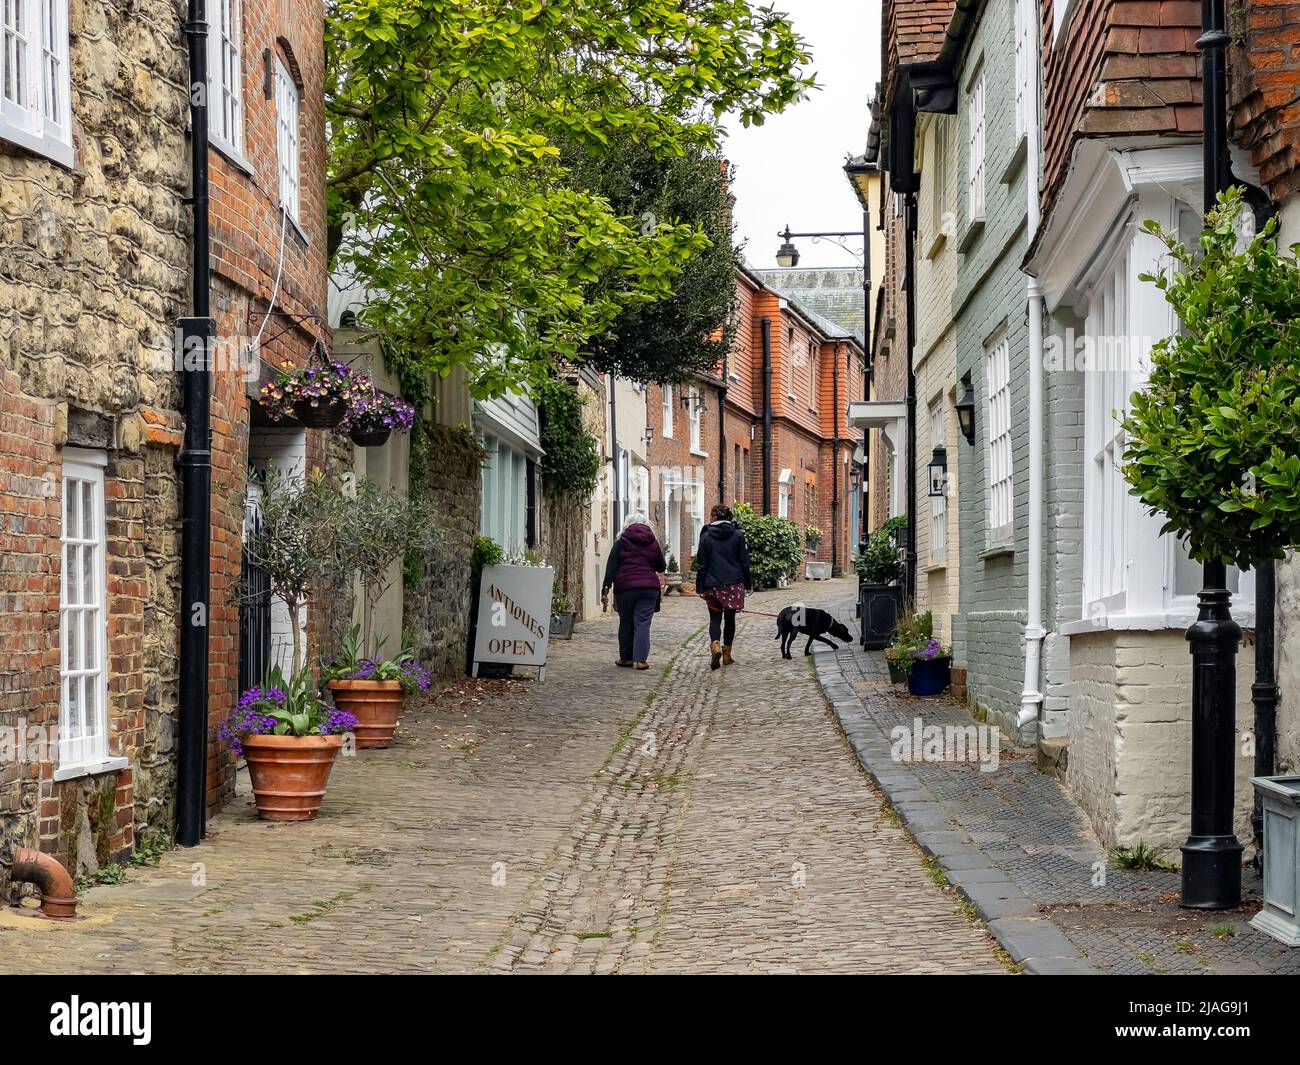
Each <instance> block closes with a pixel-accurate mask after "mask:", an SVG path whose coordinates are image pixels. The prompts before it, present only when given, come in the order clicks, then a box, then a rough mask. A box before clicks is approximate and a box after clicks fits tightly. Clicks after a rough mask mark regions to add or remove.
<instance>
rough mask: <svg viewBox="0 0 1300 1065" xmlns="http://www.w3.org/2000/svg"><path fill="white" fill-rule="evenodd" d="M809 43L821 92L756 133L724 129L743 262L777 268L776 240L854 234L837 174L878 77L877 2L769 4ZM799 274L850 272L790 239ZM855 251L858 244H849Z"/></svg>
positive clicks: (862, 126) (853, 211)
mask: <svg viewBox="0 0 1300 1065" xmlns="http://www.w3.org/2000/svg"><path fill="white" fill-rule="evenodd" d="M773 6H774V7H776V8H777V9H778V10H785V11H788V12H789V14H790V17H791V19H792V20H793V22H794V25H795V28H796V29H797V30H798V31H799V32H800V33H801V34H802V35H803V37H804V39H805V40H806V41H807V42H808V44H809V46H810V49H811V51H812V54H813V62H812V68H813V70H815V71H816V72H817V81H818V83H819V84H820V85H821V88H820V89H819V90H817V91H815V92H813V93H812V94H810V96H809V98H808V99H806V100H805V101H804V102H803V103H801V104H796V105H795V106H794V107H791V108H789V109H788V110H787V111H786V112H785V113H784V114H780V115H776V116H775V117H772V118H769V119H768V120H767V122H766V123H765V124H764V125H762V126H755V127H751V128H749V129H744V128H742V127H741V125H740V124H739V123H738V122H729V123H728V126H727V129H728V136H727V140H726V144H725V151H726V153H727V157H728V158H729V159H730V160H731V162H732V165H733V166H734V167H735V173H736V180H735V184H734V185H733V191H734V192H735V195H736V239H737V240H738V241H743V242H747V243H746V245H745V249H744V254H745V257H746V259H748V260H749V262H750V263H751V264H752V265H753V266H756V267H759V268H767V267H773V266H776V249H777V246H778V245H779V244H780V243H781V242H780V240H778V239H777V236H776V234H777V233H778V232H779V231H780V230H782V229H784V228H785V226H786V224H787V223H789V226H790V228H791V229H792V230H794V231H795V232H799V231H801V230H803V231H812V230H847V229H861V228H862V209H861V207H859V206H858V201H857V197H855V196H854V195H853V190H852V189H851V188H850V187H849V183H848V180H847V179H846V178H845V177H844V172H843V170H842V169H841V168H842V167H843V165H844V157H845V156H846V155H850V154H851V155H861V154H862V151H863V148H864V147H865V145H866V140H867V126H868V125H869V121H870V120H869V118H868V116H867V100H868V99H869V97H870V95H871V91H872V89H873V87H874V86H875V84H876V81H877V80H878V79H879V76H880V0H775V3H774V4H773ZM795 243H796V244H797V245H798V247H799V252H800V260H799V265H800V266H852V265H855V264H857V262H858V260H857V259H855V258H854V257H852V256H850V255H848V254H846V253H845V252H843V251H841V250H840V249H839V248H837V247H835V246H834V245H833V244H830V243H828V242H826V241H821V242H819V243H817V244H813V243H812V241H811V240H806V239H805V240H798V241H795ZM850 243H851V246H852V247H854V248H855V250H859V251H860V250H861V247H862V242H861V240H857V241H856V242H850Z"/></svg>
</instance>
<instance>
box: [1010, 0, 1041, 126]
mask: <svg viewBox="0 0 1300 1065" xmlns="http://www.w3.org/2000/svg"><path fill="white" fill-rule="evenodd" d="M1011 6H1012V10H1013V11H1014V13H1015V35H1016V140H1017V141H1019V140H1020V138H1021V137H1023V136H1025V134H1026V133H1028V132H1029V118H1030V116H1029V102H1030V92H1029V84H1030V82H1029V79H1030V78H1031V77H1034V76H1036V75H1035V73H1034V68H1035V65H1036V64H1035V56H1034V51H1035V49H1034V46H1033V41H1032V39H1031V38H1030V36H1029V33H1030V28H1031V27H1032V26H1033V25H1034V23H1033V20H1034V18H1035V16H1036V15H1037V7H1036V6H1035V8H1034V10H1033V11H1032V12H1030V11H1027V10H1026V0H1011Z"/></svg>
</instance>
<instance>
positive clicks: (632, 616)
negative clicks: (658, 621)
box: [614, 588, 659, 662]
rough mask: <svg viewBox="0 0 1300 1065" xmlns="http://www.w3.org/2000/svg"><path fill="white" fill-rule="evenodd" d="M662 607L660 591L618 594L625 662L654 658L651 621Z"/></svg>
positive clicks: (616, 601) (620, 644)
mask: <svg viewBox="0 0 1300 1065" xmlns="http://www.w3.org/2000/svg"><path fill="white" fill-rule="evenodd" d="M658 604H659V589H658V588H630V589H628V590H627V591H626V592H615V593H614V609H615V610H617V611H618V657H619V658H621V659H623V660H624V661H625V662H627V661H631V662H646V661H648V660H649V658H650V622H651V621H652V620H653V619H654V616H655V607H656V606H658Z"/></svg>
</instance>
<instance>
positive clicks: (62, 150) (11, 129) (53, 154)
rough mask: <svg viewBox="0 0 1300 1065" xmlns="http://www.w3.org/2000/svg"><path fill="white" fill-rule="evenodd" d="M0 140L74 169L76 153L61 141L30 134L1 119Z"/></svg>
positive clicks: (70, 146) (69, 145) (38, 134)
mask: <svg viewBox="0 0 1300 1065" xmlns="http://www.w3.org/2000/svg"><path fill="white" fill-rule="evenodd" d="M0 140H3V141H8V142H9V143H10V144H16V145H18V147H20V148H25V149H26V150H27V151H29V152H33V153H34V154H36V155H39V156H41V157H42V158H45V159H49V160H50V161H51V162H54V163H58V164H59V165H60V166H62V167H66V168H67V169H68V170H72V169H74V167H75V163H76V153H75V152H74V151H73V150H72V145H71V144H65V143H64V142H63V141H59V140H55V139H54V138H53V137H46V136H44V135H43V134H40V133H32V132H31V131H29V130H26V129H23V128H22V127H21V126H18V125H15V124H14V123H12V122H9V121H7V120H5V119H2V118H0Z"/></svg>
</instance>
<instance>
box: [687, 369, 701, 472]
mask: <svg viewBox="0 0 1300 1065" xmlns="http://www.w3.org/2000/svg"><path fill="white" fill-rule="evenodd" d="M686 397H687V398H686V402H687V403H689V404H690V409H689V410H688V411H687V416H688V420H689V423H690V427H691V454H693V455H702V454H703V451H701V450H700V449H701V445H702V441H701V439H700V435H701V433H700V431H701V423H700V411H701V408H702V407H703V406H704V404H703V401H702V400H701V399H700V390H699V389H698V388H696V387H695V386H694V385H691V388H690V391H689V392H687V394H686Z"/></svg>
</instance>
